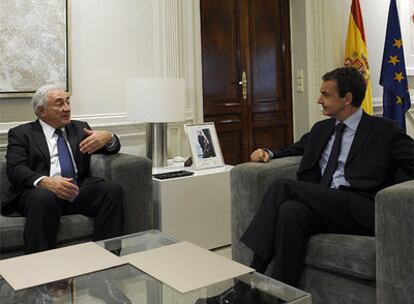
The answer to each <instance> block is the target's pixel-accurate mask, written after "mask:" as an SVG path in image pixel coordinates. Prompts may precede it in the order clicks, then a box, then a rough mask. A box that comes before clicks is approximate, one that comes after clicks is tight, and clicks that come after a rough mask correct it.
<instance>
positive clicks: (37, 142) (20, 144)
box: [1, 120, 121, 213]
mask: <svg viewBox="0 0 414 304" xmlns="http://www.w3.org/2000/svg"><path fill="white" fill-rule="evenodd" d="M83 128H87V129H90V127H89V125H88V124H87V123H86V122H82V121H76V120H72V121H71V122H70V124H68V125H67V126H66V134H67V138H68V141H69V144H70V148H71V150H72V153H73V158H74V160H75V162H76V167H77V169H78V175H77V179H78V183H79V184H82V183H83V182H84V180H85V179H86V178H88V177H89V165H90V158H91V156H90V155H89V154H83V153H81V152H80V150H79V144H80V142H81V141H82V140H83V139H84V138H85V134H84V132H83ZM115 138H116V147H115V148H114V149H111V151H108V150H107V149H106V147H103V148H102V149H100V150H99V151H96V152H95V153H103V154H115V153H118V152H119V149H120V148H121V145H120V142H119V139H118V137H116V136H115ZM6 160H7V176H8V178H9V181H10V183H11V187H10V189H9V190H8V191H7V192H6V193H5V195H4V197H3V198H2V201H1V207H2V212H3V213H8V212H9V211H10V210H11V207H12V205H13V202H14V201H15V200H16V199H17V198H18V196H19V194H20V193H22V192H23V191H24V190H26V189H30V188H33V183H34V181H35V180H36V179H38V178H39V177H41V176H45V175H46V176H49V173H50V153H49V149H48V146H47V142H46V138H45V135H44V133H43V129H42V127H41V125H40V123H39V121H38V120H36V121H34V122H30V123H27V124H23V125H20V126H17V127H15V128H12V129H10V130H9V133H8V145H7V154H6Z"/></svg>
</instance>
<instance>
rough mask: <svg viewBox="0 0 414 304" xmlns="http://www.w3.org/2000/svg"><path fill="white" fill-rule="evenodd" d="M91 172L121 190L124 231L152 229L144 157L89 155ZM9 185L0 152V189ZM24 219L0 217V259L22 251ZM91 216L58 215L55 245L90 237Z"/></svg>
mask: <svg viewBox="0 0 414 304" xmlns="http://www.w3.org/2000/svg"><path fill="white" fill-rule="evenodd" d="M91 174H92V175H93V176H98V177H103V178H105V179H107V180H112V181H114V182H116V183H118V184H119V185H121V186H122V188H123V190H124V213H125V219H124V232H123V233H124V234H130V233H134V232H138V231H144V230H148V229H152V228H153V224H152V218H153V217H152V213H153V209H152V165H151V162H150V161H149V160H148V159H147V158H144V157H139V156H133V155H128V154H122V153H119V154H115V155H93V156H92V160H91ZM8 187H9V181H8V179H7V175H6V160H5V157H4V155H0V191H5V190H6V189H7V188H8ZM24 223H25V218H24V217H22V216H19V214H18V213H14V214H12V215H10V216H3V215H1V216H0V259H4V258H7V257H11V256H16V255H20V254H23V228H24ZM92 234H93V219H91V218H88V217H86V216H83V215H65V216H62V218H61V223H60V228H59V232H58V236H57V242H58V246H62V245H67V244H72V243H80V242H83V241H88V240H91V238H92Z"/></svg>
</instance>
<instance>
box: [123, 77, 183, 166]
mask: <svg viewBox="0 0 414 304" xmlns="http://www.w3.org/2000/svg"><path fill="white" fill-rule="evenodd" d="M127 109H128V117H129V119H130V120H131V121H140V122H147V123H148V124H147V157H148V158H150V159H151V161H152V166H153V167H166V166H167V123H168V122H178V121H184V120H185V80H184V78H133V79H131V78H130V79H127Z"/></svg>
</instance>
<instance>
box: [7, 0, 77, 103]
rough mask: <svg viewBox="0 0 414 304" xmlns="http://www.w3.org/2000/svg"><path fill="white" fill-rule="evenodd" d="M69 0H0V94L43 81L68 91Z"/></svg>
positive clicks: (20, 92) (27, 92) (29, 91)
mask: <svg viewBox="0 0 414 304" xmlns="http://www.w3.org/2000/svg"><path fill="white" fill-rule="evenodd" d="M69 1H70V0H48V1H38V0H25V1H16V0H1V1H0V29H1V30H0V98H5V97H7V98H10V97H30V96H32V95H33V93H34V92H35V91H36V89H37V88H38V87H40V86H42V85H44V84H57V85H59V86H61V87H62V88H64V89H66V90H67V91H69V89H70V75H69V55H68V53H69V51H68V50H69V45H68V44H69V34H68V29H69V24H68V23H69V14H68V6H69V3H68V2H69Z"/></svg>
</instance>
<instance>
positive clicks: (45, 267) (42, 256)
mask: <svg viewBox="0 0 414 304" xmlns="http://www.w3.org/2000/svg"><path fill="white" fill-rule="evenodd" d="M123 264H126V263H125V261H124V260H122V259H120V258H119V257H117V256H115V255H114V254H112V253H110V252H109V251H107V250H105V249H104V248H102V247H101V246H99V245H97V244H95V243H92V242H88V243H83V244H79V245H73V246H67V247H62V248H58V249H53V250H47V251H42V252H39V253H33V254H28V255H24V256H19V257H16V258H11V259H6V260H2V261H0V274H1V275H2V276H3V278H4V279H5V280H6V281H7V282H8V283H9V284H10V285H11V287H12V288H13V289H14V290H19V289H24V288H29V287H33V286H38V285H42V284H46V283H50V282H53V281H58V280H63V279H67V278H71V277H74V276H79V275H82V274H86V273H91V272H95V271H99V270H103V269H107V268H112V267H115V266H120V265H123Z"/></svg>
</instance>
